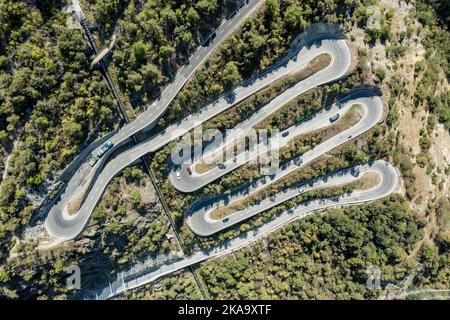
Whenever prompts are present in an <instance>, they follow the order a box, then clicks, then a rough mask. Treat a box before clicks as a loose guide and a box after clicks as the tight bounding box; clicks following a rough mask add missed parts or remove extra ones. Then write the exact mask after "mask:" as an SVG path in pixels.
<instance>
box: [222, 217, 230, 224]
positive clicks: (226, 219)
mask: <svg viewBox="0 0 450 320" xmlns="http://www.w3.org/2000/svg"><path fill="white" fill-rule="evenodd" d="M228 221H230V218H225V219H223V220H222V222H223V223H227V222H228Z"/></svg>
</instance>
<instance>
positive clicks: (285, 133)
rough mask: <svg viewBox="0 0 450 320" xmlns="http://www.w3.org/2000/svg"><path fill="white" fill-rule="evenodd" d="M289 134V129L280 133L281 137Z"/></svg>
mask: <svg viewBox="0 0 450 320" xmlns="http://www.w3.org/2000/svg"><path fill="white" fill-rule="evenodd" d="M288 135H289V131H285V132H283V134H282V135H281V136H282V137H287V136H288Z"/></svg>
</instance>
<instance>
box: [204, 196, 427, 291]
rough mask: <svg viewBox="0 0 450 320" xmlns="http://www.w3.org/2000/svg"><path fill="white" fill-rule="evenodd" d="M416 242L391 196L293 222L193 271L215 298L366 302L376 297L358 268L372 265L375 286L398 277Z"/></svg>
mask: <svg viewBox="0 0 450 320" xmlns="http://www.w3.org/2000/svg"><path fill="white" fill-rule="evenodd" d="M419 238H420V231H419V230H418V229H417V226H416V222H415V220H414V215H413V213H412V212H411V211H410V210H409V209H408V203H407V202H406V201H405V200H404V199H402V198H401V197H397V196H392V197H390V198H387V199H385V200H383V201H377V202H376V203H375V204H370V205H363V206H360V207H353V208H345V209H333V210H328V211H327V212H326V213H325V214H324V215H323V216H322V217H321V216H319V215H314V216H313V217H310V218H307V219H304V220H301V221H298V222H293V223H291V224H289V225H288V226H287V227H286V228H284V229H283V230H281V231H278V232H276V233H275V234H274V235H272V236H270V237H269V238H268V239H267V240H263V241H261V242H259V243H258V244H257V245H255V246H253V247H251V248H247V249H243V250H240V251H238V252H237V253H234V254H232V255H231V256H227V257H226V258H224V259H220V260H219V261H211V262H207V263H204V264H203V265H202V266H201V267H200V268H199V273H200V275H201V277H202V279H203V281H204V282H205V284H206V287H207V288H208V291H209V294H210V295H211V297H212V298H216V299H371V298H376V297H377V295H378V294H379V293H380V292H379V290H371V289H370V288H368V287H367V285H366V280H367V279H368V274H367V273H366V270H367V269H368V268H369V267H370V266H372V265H376V266H378V267H379V268H380V270H381V279H382V285H383V286H384V285H385V284H386V283H388V282H394V281H398V280H400V279H402V278H403V277H404V275H405V273H407V272H408V271H410V266H408V265H402V264H401V262H402V261H403V260H404V259H405V257H406V256H407V255H408V253H409V252H410V251H411V249H412V247H413V244H414V243H415V242H416V241H417V240H418V239H419Z"/></svg>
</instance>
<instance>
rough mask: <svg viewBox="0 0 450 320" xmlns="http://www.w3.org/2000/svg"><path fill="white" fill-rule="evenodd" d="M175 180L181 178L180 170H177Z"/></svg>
mask: <svg viewBox="0 0 450 320" xmlns="http://www.w3.org/2000/svg"><path fill="white" fill-rule="evenodd" d="M177 180H181V175H180V171H177Z"/></svg>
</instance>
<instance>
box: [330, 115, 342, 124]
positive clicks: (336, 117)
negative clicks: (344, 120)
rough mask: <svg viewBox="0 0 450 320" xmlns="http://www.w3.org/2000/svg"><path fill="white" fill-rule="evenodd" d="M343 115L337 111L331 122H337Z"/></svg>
mask: <svg viewBox="0 0 450 320" xmlns="http://www.w3.org/2000/svg"><path fill="white" fill-rule="evenodd" d="M340 116H341V115H340V114H339V113H336V114H335V115H334V116H331V117H330V122H331V123H333V122H335V121H336V120H337V119H339V117H340Z"/></svg>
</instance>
